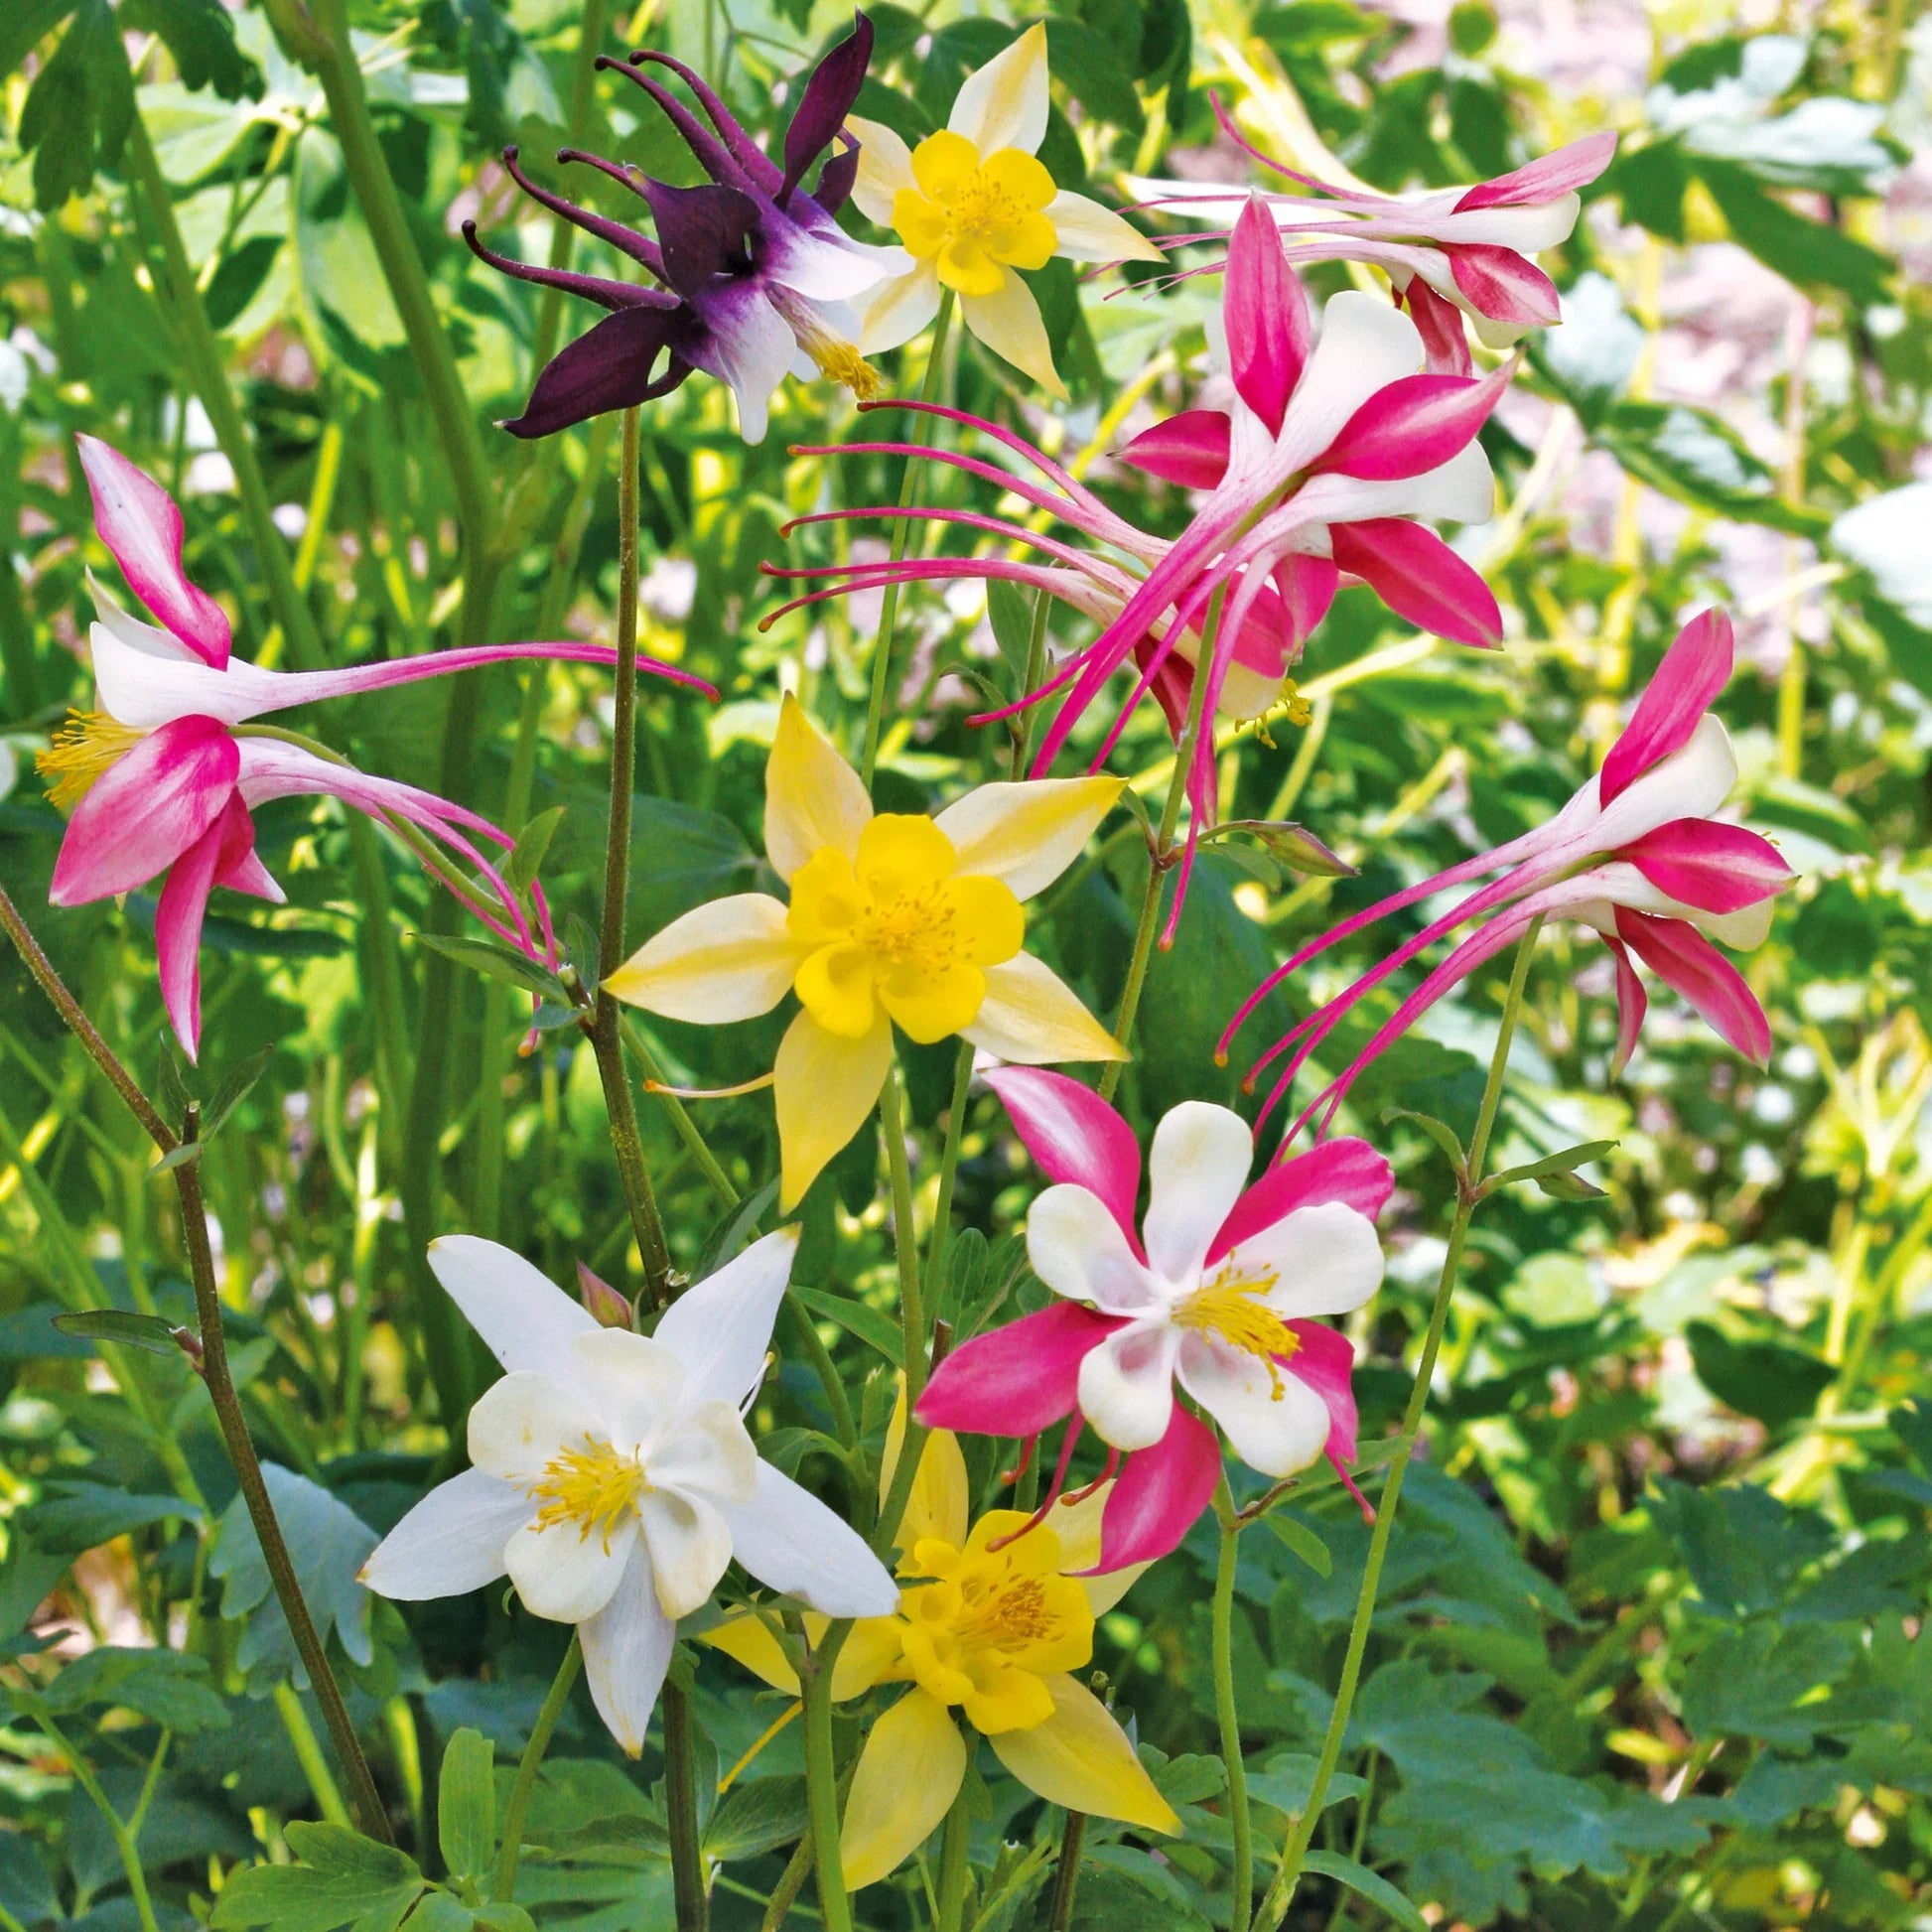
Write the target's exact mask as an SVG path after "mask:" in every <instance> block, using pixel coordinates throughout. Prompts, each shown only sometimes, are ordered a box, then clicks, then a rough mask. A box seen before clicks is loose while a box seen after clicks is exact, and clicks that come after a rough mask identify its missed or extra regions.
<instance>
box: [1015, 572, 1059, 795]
mask: <svg viewBox="0 0 1932 1932" xmlns="http://www.w3.org/2000/svg"><path fill="white" fill-rule="evenodd" d="M1051 609H1052V603H1051V600H1050V599H1049V598H1048V597H1047V595H1046V593H1045V592H1044V591H1041V592H1039V593H1038V594H1037V595H1036V596H1035V599H1034V622H1033V628H1032V630H1030V631H1029V632H1028V635H1027V672H1026V675H1025V677H1023V678H1022V679H1021V681H1020V695H1021V696H1022V697H1023V698H1030V697H1032V696H1033V694H1034V692H1035V690H1037V689H1038V686H1039V680H1040V677H1041V676H1042V674H1043V673H1044V672H1045V669H1046V618H1047V614H1048V613H1049V612H1050V610H1051ZM1038 716H1039V707H1038V706H1037V705H1029V706H1028V707H1027V709H1026V710H1025V711H1023V712H1022V713H1021V714H1020V716H1019V717H1018V718H1016V719H1015V720H1014V723H1013V764H1012V768H1011V770H1010V772H1009V776H1011V777H1014V778H1024V777H1025V776H1026V775H1027V759H1028V755H1029V754H1030V753H1031V752H1032V750H1033V744H1034V726H1035V723H1036V722H1037V720H1038Z"/></svg>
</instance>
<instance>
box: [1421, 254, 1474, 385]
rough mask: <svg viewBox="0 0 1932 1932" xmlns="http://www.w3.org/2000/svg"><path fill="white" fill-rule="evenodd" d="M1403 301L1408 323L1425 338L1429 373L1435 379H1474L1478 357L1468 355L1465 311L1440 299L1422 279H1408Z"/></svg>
mask: <svg viewBox="0 0 1932 1932" xmlns="http://www.w3.org/2000/svg"><path fill="white" fill-rule="evenodd" d="M1403 300H1404V301H1405V302H1406V303H1407V305H1408V309H1409V319H1410V320H1411V321H1412V322H1413V323H1414V324H1415V325H1416V329H1417V332H1418V333H1419V334H1420V335H1421V337H1422V345H1423V349H1424V351H1425V354H1426V356H1427V359H1428V364H1429V368H1430V372H1431V373H1432V374H1435V375H1473V374H1474V373H1475V357H1474V356H1473V355H1471V354H1470V353H1469V334H1468V331H1467V330H1465V329H1464V328H1463V327H1462V311H1461V310H1460V309H1458V308H1457V307H1456V306H1455V304H1454V303H1453V302H1451V301H1449V299H1448V298H1447V297H1446V296H1441V295H1438V294H1437V293H1436V291H1435V290H1434V289H1433V288H1431V287H1430V286H1429V284H1428V283H1427V282H1425V281H1424V280H1423V278H1422V277H1421V276H1420V275H1413V276H1411V277H1410V279H1409V287H1408V290H1407V292H1406V293H1405V295H1404V297H1403Z"/></svg>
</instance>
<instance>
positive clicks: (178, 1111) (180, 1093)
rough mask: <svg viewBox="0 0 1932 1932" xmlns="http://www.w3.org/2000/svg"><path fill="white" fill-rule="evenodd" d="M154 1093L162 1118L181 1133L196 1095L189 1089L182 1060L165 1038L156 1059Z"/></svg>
mask: <svg viewBox="0 0 1932 1932" xmlns="http://www.w3.org/2000/svg"><path fill="white" fill-rule="evenodd" d="M154 1093H155V1102H156V1105H157V1106H158V1108H159V1109H160V1113H161V1118H162V1119H163V1120H165V1121H166V1122H167V1123H168V1125H169V1126H170V1127H172V1128H174V1129H175V1131H176V1132H177V1133H179V1132H180V1131H181V1124H182V1122H183V1121H184V1120H186V1119H187V1118H188V1108H189V1104H190V1102H192V1101H193V1100H194V1098H195V1096H194V1095H193V1094H192V1093H190V1092H189V1091H188V1082H187V1080H186V1079H185V1078H184V1077H183V1075H182V1070H181V1062H180V1061H179V1060H178V1059H176V1058H175V1049H174V1048H173V1047H172V1046H171V1045H169V1043H168V1042H167V1041H166V1040H165V1039H164V1040H163V1041H162V1042H161V1053H160V1056H159V1057H158V1058H157V1060H156V1061H155V1068H154Z"/></svg>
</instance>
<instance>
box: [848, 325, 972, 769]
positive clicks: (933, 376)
mask: <svg viewBox="0 0 1932 1932" xmlns="http://www.w3.org/2000/svg"><path fill="white" fill-rule="evenodd" d="M952 311H953V293H952V290H951V289H948V290H946V292H945V293H944V294H943V295H942V296H941V297H940V298H939V317H938V320H937V321H936V322H935V323H934V324H933V325H932V349H931V353H930V354H929V355H928V356H927V358H926V365H925V380H924V382H923V383H921V384H920V387H919V400H920V401H921V402H930V401H932V399H933V398H934V397H935V396H936V395H937V394H938V393H939V384H940V382H941V380H942V379H943V377H944V373H945V361H946V338H947V336H948V334H950V332H951V330H952ZM931 421H932V419H931V418H930V417H929V416H926V415H924V414H923V413H920V414H917V415H915V416H914V417H913V419H912V427H911V428H910V429H909V430H908V431H907V432H906V439H907V441H908V442H911V443H915V444H923V443H924V441H925V439H926V434H927V426H928V425H929V424H930V422H931ZM919 469H920V465H919V460H918V458H917V457H910V456H909V457H907V458H906V459H905V475H904V476H903V477H902V478H900V480H899V485H898V506H899V508H900V509H901V510H909V509H910V508H911V507H912V505H913V503H914V501H915V500H916V499H917V497H918V493H919ZM911 535H912V519H911V518H910V517H909V516H901V517H899V518H898V519H897V522H896V523H895V524H894V527H893V552H892V556H893V562H894V563H898V562H900V561H901V560H902V559H903V557H904V555H905V549H906V545H907V544H908V543H909V541H910V540H911ZM897 622H898V586H897V584H896V583H889V584H888V585H887V586H886V592H885V597H884V599H883V601H882V602H881V604H880V607H879V635H878V637H877V638H876V639H875V640H874V643H873V647H872V700H871V702H870V703H869V704H868V705H867V707H866V751H865V757H864V758H863V759H861V760H860V764H859V776H860V777H861V778H862V779H863V780H864V781H865V783H866V786H867V789H868V790H870V789H871V786H872V774H873V768H874V767H875V766H876V765H877V764H878V762H879V735H880V730H881V727H882V725H883V723H884V721H885V717H886V692H887V689H888V688H889V686H890V685H891V683H892V671H893V631H894V629H895V627H896V626H897Z"/></svg>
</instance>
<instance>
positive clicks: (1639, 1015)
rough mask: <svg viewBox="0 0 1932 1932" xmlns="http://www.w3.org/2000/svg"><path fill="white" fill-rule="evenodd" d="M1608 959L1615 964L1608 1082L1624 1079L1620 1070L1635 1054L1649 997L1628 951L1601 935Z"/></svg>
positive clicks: (1621, 943)
mask: <svg viewBox="0 0 1932 1932" xmlns="http://www.w3.org/2000/svg"><path fill="white" fill-rule="evenodd" d="M1603 943H1604V944H1605V945H1606V946H1608V947H1609V949H1610V956H1611V958H1613V959H1614V960H1615V961H1616V1051H1615V1053H1614V1054H1612V1055H1611V1057H1610V1078H1611V1079H1612V1080H1620V1079H1622V1078H1623V1069H1624V1068H1625V1067H1626V1066H1628V1065H1629V1064H1630V1055H1631V1054H1632V1053H1633V1052H1635V1051H1636V1048H1637V1035H1638V1034H1640V1033H1641V1032H1642V1031H1643V1017H1644V1015H1645V1014H1646V1013H1647V1012H1648V1011H1649V1009H1650V996H1649V994H1647V993H1646V992H1645V991H1644V990H1643V981H1642V980H1640V979H1639V978H1638V977H1637V969H1636V968H1635V967H1634V966H1633V965H1631V964H1630V949H1629V947H1628V946H1626V945H1625V944H1624V943H1623V941H1622V940H1621V939H1612V938H1611V937H1610V936H1609V934H1608V933H1605V934H1604V935H1603Z"/></svg>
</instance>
